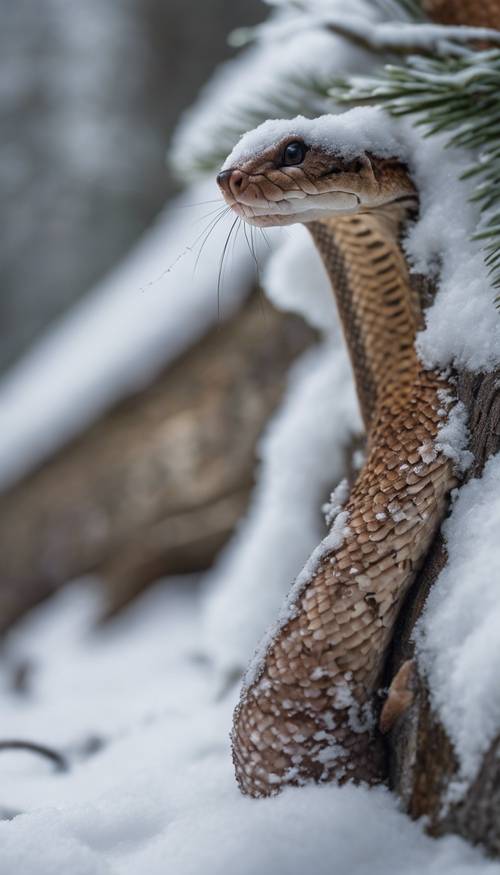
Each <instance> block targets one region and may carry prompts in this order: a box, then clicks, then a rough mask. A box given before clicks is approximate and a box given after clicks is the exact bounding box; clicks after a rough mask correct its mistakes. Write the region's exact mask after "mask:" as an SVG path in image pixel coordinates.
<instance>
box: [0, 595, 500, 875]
mask: <svg viewBox="0 0 500 875" xmlns="http://www.w3.org/2000/svg"><path fill="white" fill-rule="evenodd" d="M98 607H99V606H98V603H97V594H96V590H95V589H94V588H93V587H92V585H91V584H89V583H83V582H82V583H79V584H75V585H73V586H72V587H69V588H68V589H67V591H66V592H65V593H63V594H60V595H59V596H57V597H56V598H55V599H53V600H52V602H50V603H48V604H46V605H45V606H44V607H42V608H40V609H38V610H37V611H36V612H34V613H33V615H32V616H31V617H29V618H27V619H26V620H25V621H24V622H23V623H22V624H21V625H20V626H19V627H18V628H17V629H16V630H15V631H13V633H12V634H11V636H10V639H9V641H8V645H7V648H6V654H5V659H4V672H3V677H2V680H3V688H0V699H1V709H2V731H3V732H4V731H5V732H8V733H9V735H15V734H17V735H18V736H23V737H26V736H27V727H28V725H29V735H30V736H31V737H37V738H38V739H41V738H43V739H44V740H45V741H47V742H49V743H52V744H53V745H55V746H58V747H63V748H64V749H65V750H66V751H67V752H68V754H69V756H70V759H71V763H72V767H71V770H70V771H69V772H67V773H63V774H57V773H54V772H52V771H51V769H50V766H49V765H47V764H46V763H45V762H44V761H40V760H38V759H37V758H35V757H33V756H32V755H31V754H21V753H19V752H16V753H15V754H14V753H10V754H9V753H3V754H1V760H0V769H1V773H2V788H1V795H0V807H5V808H9V809H11V810H12V811H22V812H23V813H22V814H19V815H18V816H16V817H14V819H12V820H6V821H2V822H0V847H1V853H0V871H1V873H2V875H15V873H18V872H22V875H54V873H59V872H60V873H63V872H64V873H65V872H71V873H72V875H137V873H139V872H148V875H164V873H165V872H167V871H168V872H175V875H199V873H200V872H203V873H204V875H223V873H226V872H234V873H237V875H255V873H256V872H262V873H263V875H267V873H271V872H273V873H280V875H281V873H283V875H284V873H286V875H304V873H305V872H311V871H314V873H315V875H345V873H347V872H348V873H349V875H400V873H401V872H405V875H423V873H424V872H425V873H430V875H494V873H498V871H499V865H498V864H497V863H494V862H491V861H488V860H486V859H485V858H484V857H483V856H482V855H481V853H480V851H478V850H477V849H473V848H471V847H470V846H468V845H467V844H466V843H465V842H463V841H461V840H460V839H458V838H455V837H448V838H444V839H440V840H438V841H436V840H433V839H430V838H428V837H427V836H425V835H424V834H423V829H422V825H421V824H418V823H412V822H411V821H410V820H409V819H408V818H407V817H406V816H405V815H404V814H403V813H402V812H401V811H400V810H399V809H398V805H397V802H396V801H395V799H394V797H393V796H392V795H391V794H390V793H389V792H388V791H386V790H385V789H383V788H378V789H375V790H367V789H365V788H355V787H352V786H346V787H342V788H339V787H335V786H323V787H317V786H309V787H304V788H301V789H300V790H298V789H294V788H289V789H287V790H285V791H284V792H283V793H282V794H281V795H280V796H279V797H276V798H273V799H261V800H252V799H248V798H245V797H243V796H242V795H241V794H240V792H239V790H238V788H237V786H236V784H235V781H234V777H233V771H232V765H231V758H230V752H229V741H228V737H227V729H228V726H229V725H230V720H231V711H232V708H233V705H234V693H235V691H234V690H231V691H230V692H229V693H226V695H225V696H223V697H222V698H221V697H217V695H216V692H217V684H216V675H213V674H212V673H211V671H210V669H209V667H208V666H207V665H206V664H205V663H204V662H203V661H201V660H200V659H199V658H197V652H198V645H199V639H200V607H201V606H200V601H199V593H198V590H197V585H196V582H195V581H192V580H182V579H181V580H177V581H167V582H165V583H163V584H160V585H159V586H158V587H156V589H154V590H151V591H150V592H149V593H148V594H147V595H146V596H144V597H143V598H142V600H141V601H140V602H137V603H136V604H135V605H134V607H133V608H131V609H129V611H128V612H127V613H126V614H125V615H123V616H122V617H121V619H119V620H115V621H114V622H113V623H111V624H110V625H108V626H106V627H101V628H100V629H97V630H96V629H95V627H94V625H93V621H92V618H93V617H94V616H95V614H96V612H97V610H98ZM23 656H26V657H29V658H30V659H31V660H32V661H33V664H34V674H33V677H32V680H31V685H30V687H31V691H29V692H28V693H26V694H24V695H21V694H19V693H14V692H12V691H11V690H10V688H9V683H8V673H7V666H8V665H9V663H10V662H11V661H12V660H14V658H15V659H17V660H19V659H21V658H23ZM124 666H126V670H125V671H124ZM28 715H29V718H28ZM27 718H28V719H29V724H28V723H27ZM89 732H92V734H93V735H94V737H95V736H96V735H97V736H99V737H100V738H101V739H102V747H101V749H100V750H98V751H97V752H96V753H94V754H93V755H92V756H89V755H85V754H83V753H82V752H81V750H82V749H83V747H84V744H83V742H84V741H85V740H86V737H85V733H89ZM79 751H80V752H79ZM291 825H293V826H291ZM361 825H362V827H361Z"/></svg>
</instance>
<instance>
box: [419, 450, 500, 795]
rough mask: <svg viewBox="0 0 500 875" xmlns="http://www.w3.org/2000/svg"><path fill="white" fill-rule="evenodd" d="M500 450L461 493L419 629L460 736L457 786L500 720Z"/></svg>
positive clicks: (431, 672)
mask: <svg viewBox="0 0 500 875" xmlns="http://www.w3.org/2000/svg"><path fill="white" fill-rule="evenodd" d="M499 484H500V456H495V457H492V458H491V459H490V460H489V461H488V462H487V464H486V467H485V469H484V473H483V475H482V477H480V478H476V479H473V480H471V481H469V482H468V483H467V484H466V485H465V486H462V488H461V489H460V491H459V492H458V493H457V495H456V499H455V503H454V506H453V511H452V514H451V516H450V518H449V519H448V520H446V522H445V523H444V525H443V533H444V536H445V540H446V546H447V551H448V562H447V565H446V567H445V568H444V569H443V571H442V572H441V574H440V575H439V578H438V580H437V581H436V583H435V585H434V587H433V589H432V591H431V594H430V596H429V599H428V602H427V605H426V608H425V613H424V615H423V617H422V619H421V621H420V625H419V629H418V651H417V652H418V657H419V665H421V666H422V667H423V669H424V670H425V672H426V673H427V675H428V678H429V686H430V690H431V694H432V702H433V705H434V707H435V708H436V709H437V710H438V712H439V715H440V717H441V720H442V721H443V724H444V726H445V729H446V731H447V733H448V735H449V737H450V739H451V741H452V742H453V745H454V748H455V752H456V754H457V757H458V760H459V764H460V773H459V776H458V786H456V787H455V788H454V789H455V791H457V792H458V791H459V790H463V789H465V788H466V786H467V785H468V783H469V782H470V781H471V780H473V779H474V777H475V776H476V772H477V769H478V767H479V765H480V763H481V756H482V754H484V752H485V751H486V750H487V749H488V746H489V745H490V744H491V742H492V741H493V739H494V738H495V737H496V735H497V734H498V731H499V727H500V697H499V695H498V666H499V665H500V637H499V634H498V630H499V629H500V589H499V586H498V575H499V569H500V543H499V539H498V532H499V531H500V490H499Z"/></svg>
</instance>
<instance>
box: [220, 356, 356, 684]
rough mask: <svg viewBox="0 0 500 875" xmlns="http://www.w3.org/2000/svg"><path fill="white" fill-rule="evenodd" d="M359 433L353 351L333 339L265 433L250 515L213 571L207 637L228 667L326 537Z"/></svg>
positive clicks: (303, 364) (250, 645)
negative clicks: (348, 453) (324, 509)
mask: <svg viewBox="0 0 500 875" xmlns="http://www.w3.org/2000/svg"><path fill="white" fill-rule="evenodd" d="M359 431H361V421H360V417H359V412H358V406H357V401H356V398H355V394H354V389H353V386H352V380H351V378H350V372H349V364H348V361H347V356H346V354H345V352H344V351H343V349H342V348H337V349H333V350H331V349H329V348H328V347H326V346H325V347H323V348H321V349H320V350H318V351H313V352H311V353H309V354H308V355H307V356H306V357H304V358H303V359H302V360H301V361H300V363H299V364H298V365H297V366H296V367H295V368H294V370H293V373H292V375H291V380H290V384H289V389H288V393H287V396H286V398H285V401H284V404H283V406H282V409H281V410H280V412H279V413H278V415H277V416H276V417H275V418H274V420H273V422H272V424H271V425H270V426H269V428H268V430H267V433H266V435H265V437H264V439H263V441H262V445H261V448H260V455H261V458H262V463H261V467H260V470H259V474H258V485H257V488H256V490H255V493H254V496H253V499H252V505H251V507H250V510H249V512H248V516H247V518H246V519H245V520H244V521H243V522H242V523H241V524H240V529H239V531H238V534H237V536H236V538H235V539H234V540H233V542H232V543H231V545H230V546H229V548H227V550H226V552H225V554H224V555H223V557H222V560H221V561H220V563H219V564H218V566H217V567H216V569H215V571H214V573H213V575H212V579H213V583H212V588H213V589H212V591H211V593H210V598H209V599H208V601H207V605H206V618H205V624H206V625H205V628H206V644H207V651H208V653H209V654H210V656H211V658H212V659H214V661H215V662H216V664H217V665H218V667H219V668H220V669H221V670H222V671H223V672H224V673H227V674H230V673H231V672H234V671H237V670H240V671H241V669H242V668H243V667H244V666H245V665H246V663H247V661H248V657H249V656H250V654H251V653H252V651H253V649H254V648H255V647H256V645H257V643H258V641H259V638H260V636H261V635H262V634H263V633H264V632H265V630H266V627H267V626H268V624H269V622H270V621H271V620H272V619H273V618H274V617H276V616H277V614H278V612H279V609H280V606H281V604H282V602H283V599H284V597H285V595H286V593H287V592H288V590H289V588H290V585H291V583H292V581H293V580H294V578H295V577H296V575H297V573H298V572H299V570H300V568H301V566H302V565H303V564H304V562H305V561H306V559H307V557H308V555H309V554H310V552H311V550H312V549H313V548H314V547H315V546H316V544H317V543H318V541H319V540H320V539H321V537H322V535H323V532H324V529H323V526H322V521H321V516H320V507H321V503H322V499H323V498H324V497H325V496H326V495H327V494H328V490H329V488H331V486H332V484H335V483H336V482H337V481H338V480H339V479H340V478H341V477H342V475H343V473H344V464H345V456H344V452H345V449H346V447H347V446H348V444H349V442H350V439H351V437H352V435H353V433H355V432H359Z"/></svg>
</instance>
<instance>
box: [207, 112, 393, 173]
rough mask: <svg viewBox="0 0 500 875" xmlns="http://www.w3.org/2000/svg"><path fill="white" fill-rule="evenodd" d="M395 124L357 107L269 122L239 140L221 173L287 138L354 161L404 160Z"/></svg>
mask: <svg viewBox="0 0 500 875" xmlns="http://www.w3.org/2000/svg"><path fill="white" fill-rule="evenodd" d="M397 133H398V127H397V125H396V124H395V122H394V121H393V120H392V119H391V118H390V117H388V116H387V115H386V113H385V112H383V110H381V109H379V108H378V107H356V108H355V109H351V110H349V111H348V112H344V113H340V114H338V115H333V114H331V113H328V114H326V115H322V116H319V117H318V118H314V119H309V118H305V117H304V116H301V115H299V116H296V117H295V118H292V119H268V120H267V121H265V122H263V123H262V124H261V125H259V126H258V127H257V128H254V130H252V131H248V132H247V133H246V134H243V136H242V137H241V138H240V140H239V141H238V143H237V144H236V146H235V147H234V149H233V150H232V152H230V154H229V155H228V157H227V158H226V160H225V161H224V164H223V165H222V170H225V169H227V168H228V167H233V166H234V165H235V164H238V163H240V162H242V161H245V160H246V159H248V158H250V157H256V156H258V155H259V154H260V153H261V152H264V151H265V149H266V148H267V147H268V146H270V145H273V144H274V143H278V142H279V141H280V140H282V139H284V138H286V137H297V138H299V139H303V140H304V141H305V142H306V143H307V145H308V146H316V147H320V148H322V149H324V150H325V151H327V152H332V153H333V154H335V155H341V156H342V157H344V158H354V157H355V156H357V155H359V154H360V152H373V153H374V154H375V155H378V156H380V157H385V158H390V157H401V158H402V157H403V156H404V155H405V152H406V149H405V146H404V144H403V143H402V142H401V140H400V139H398V137H397Z"/></svg>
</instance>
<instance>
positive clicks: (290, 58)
mask: <svg viewBox="0 0 500 875" xmlns="http://www.w3.org/2000/svg"><path fill="white" fill-rule="evenodd" d="M344 2H345V0H328V3H327V4H325V3H323V4H314V7H318V6H325V7H326V6H328V8H329V9H336V8H339V9H341V8H342V6H343V5H344ZM352 6H353V8H354V10H358V11H359V13H360V14H362V15H364V16H365V18H366V19H368V20H372V19H374V18H375V17H376V16H377V10H374V9H373V8H370V6H369V5H367V4H365V3H362V2H359V0H358V2H356V0H353V2H352ZM319 11H321V10H319ZM317 12H318V9H317V8H313V9H312V12H309V11H306V13H305V14H303V13H302V12H297V11H296V10H290V9H286V10H284V11H280V12H279V13H278V15H277V16H276V17H275V18H271V20H270V21H267V22H265V24H264V26H263V27H261V28H259V29H258V32H259V34H260V36H261V40H260V42H259V43H257V44H256V45H252V46H250V47H249V48H247V49H246V50H245V51H244V52H242V53H241V54H240V55H239V56H238V58H237V59H236V60H234V61H229V62H227V63H226V64H224V65H223V66H221V67H220V69H219V70H218V71H217V72H216V74H215V76H213V77H212V79H211V80H210V81H209V83H208V85H207V86H206V87H205V88H204V89H202V91H201V92H200V95H199V98H198V100H197V101H196V103H195V104H194V106H193V107H192V108H191V109H190V110H188V111H187V112H186V113H185V114H184V116H183V118H182V119H181V124H180V126H179V128H178V130H177V132H176V134H175V137H174V141H173V147H172V150H171V157H172V161H173V163H174V166H175V167H176V168H177V170H178V172H179V174H180V175H181V176H182V178H185V176H186V174H189V173H192V167H193V164H194V165H196V162H197V160H198V159H199V158H200V157H203V156H204V155H207V154H209V153H210V151H211V150H212V151H213V152H214V153H216V154H218V153H219V152H220V150H221V148H224V146H226V148H227V152H229V151H230V150H231V148H232V147H233V145H234V136H231V138H230V139H227V142H224V137H225V136H226V134H225V132H226V130H227V131H228V132H229V131H230V130H231V128H232V127H234V128H235V129H236V130H242V129H243V130H244V128H245V119H244V117H243V115H242V107H246V108H250V109H251V110H252V111H255V112H257V113H260V114H262V108H263V107H266V106H268V105H269V100H270V97H271V98H272V96H273V95H276V97H277V98H278V97H279V98H280V99H282V96H283V82H289V83H290V89H291V90H297V89H298V91H299V94H300V85H297V84H295V80H296V77H297V71H298V70H300V73H301V76H303V77H306V78H307V76H308V74H309V75H311V76H314V77H315V78H317V79H319V80H320V81H321V80H324V79H327V78H328V79H331V78H332V76H334V75H335V74H338V73H346V72H348V71H352V72H354V71H356V72H363V71H367V70H369V69H370V67H371V66H372V56H371V55H370V54H369V53H367V52H365V51H362V50H360V49H356V48H354V47H353V46H352V45H349V44H348V43H347V42H346V41H345V40H343V39H340V38H339V37H337V36H335V35H333V34H329V33H327V32H325V30H321V29H319V28H318V21H317V19H318V15H317ZM303 97H304V99H305V100H306V101H307V105H308V107H309V109H310V110H311V112H312V114H313V115H321V113H323V112H325V111H326V108H327V101H326V100H325V99H324V98H321V97H318V98H317V99H316V98H315V99H312V98H311V96H310V95H305V94H303ZM285 98H286V93H285ZM328 106H329V107H331V100H328ZM242 123H243V128H242ZM247 126H248V125H247Z"/></svg>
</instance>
